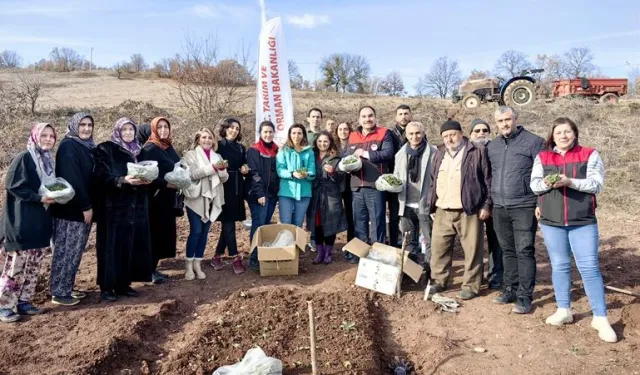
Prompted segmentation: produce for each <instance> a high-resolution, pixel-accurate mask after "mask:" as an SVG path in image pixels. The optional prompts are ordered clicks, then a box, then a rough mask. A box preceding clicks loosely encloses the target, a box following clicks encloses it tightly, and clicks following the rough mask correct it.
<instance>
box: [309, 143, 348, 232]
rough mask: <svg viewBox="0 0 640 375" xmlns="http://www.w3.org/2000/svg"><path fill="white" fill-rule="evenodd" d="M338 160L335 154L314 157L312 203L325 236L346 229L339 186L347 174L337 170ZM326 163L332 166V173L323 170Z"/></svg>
mask: <svg viewBox="0 0 640 375" xmlns="http://www.w3.org/2000/svg"><path fill="white" fill-rule="evenodd" d="M339 162H340V157H339V156H337V155H336V156H325V157H324V158H323V159H322V160H320V161H319V160H318V159H316V179H315V180H314V182H313V198H312V201H313V202H312V203H313V205H314V207H315V208H316V210H315V212H316V216H317V217H319V219H320V226H321V227H322V231H323V233H324V235H325V236H331V235H333V234H336V233H340V232H344V231H345V230H347V219H346V216H345V211H344V206H343V205H342V194H341V193H340V186H341V185H342V181H344V179H345V177H348V175H347V174H345V173H344V172H342V171H339V170H338V163H339ZM327 164H328V165H331V166H332V167H333V170H334V171H333V173H331V174H329V173H327V172H326V171H325V170H324V168H323V167H324V166H325V165H327ZM316 225H317V224H316ZM309 229H311V230H313V229H312V228H309Z"/></svg>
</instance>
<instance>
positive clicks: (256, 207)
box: [249, 197, 278, 270]
mask: <svg viewBox="0 0 640 375" xmlns="http://www.w3.org/2000/svg"><path fill="white" fill-rule="evenodd" d="M265 200H266V202H265V204H264V206H263V205H261V204H259V203H253V202H250V203H249V210H250V211H251V231H250V232H249V241H253V235H254V234H255V233H256V231H257V230H258V228H259V227H261V226H263V225H265V224H269V223H270V222H271V218H272V217H273V212H274V211H275V210H276V203H278V200H277V199H276V198H275V197H273V198H269V197H266V198H265ZM249 267H250V268H252V269H254V270H257V269H258V267H259V266H258V251H257V248H255V249H251V255H250V256H249Z"/></svg>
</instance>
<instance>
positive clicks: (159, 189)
mask: <svg viewBox="0 0 640 375" xmlns="http://www.w3.org/2000/svg"><path fill="white" fill-rule="evenodd" d="M139 159H140V160H154V161H157V162H158V178H156V179H155V180H153V182H152V183H151V185H150V187H149V228H150V230H151V251H152V253H153V256H154V258H155V259H165V258H173V257H175V256H176V243H177V234H176V231H177V228H176V211H175V209H174V204H175V201H176V195H177V194H178V191H177V190H176V189H170V188H168V187H167V184H168V183H167V181H166V180H165V179H164V176H165V175H166V174H167V173H169V172H172V171H173V169H174V167H175V164H176V163H178V162H180V156H178V153H177V152H176V150H175V149H174V148H173V147H168V148H167V149H165V150H163V149H161V148H160V147H158V146H157V145H155V144H153V143H147V144H145V145H144V147H143V149H142V151H141V153H140V157H139Z"/></svg>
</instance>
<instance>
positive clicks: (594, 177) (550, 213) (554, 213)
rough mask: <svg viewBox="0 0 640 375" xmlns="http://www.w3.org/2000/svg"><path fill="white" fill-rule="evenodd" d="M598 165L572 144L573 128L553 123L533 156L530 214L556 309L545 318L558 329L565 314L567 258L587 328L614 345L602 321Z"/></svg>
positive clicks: (562, 121)
mask: <svg viewBox="0 0 640 375" xmlns="http://www.w3.org/2000/svg"><path fill="white" fill-rule="evenodd" d="M603 183H604V164H603V163H602V159H601V158H600V155H599V154H598V151H596V150H595V149H593V148H590V147H584V146H581V145H580V144H579V143H578V127H577V125H576V124H575V123H574V122H573V121H571V119H569V118H566V117H560V118H558V119H556V120H555V121H554V122H553V125H552V126H551V130H550V132H549V136H548V137H547V141H546V150H544V151H541V152H540V153H539V154H538V156H536V158H535V160H534V163H533V169H532V171H531V190H533V192H534V193H535V194H537V195H538V202H539V206H538V207H537V208H536V211H535V214H536V217H537V218H538V220H539V221H540V230H541V231H542V237H543V238H544V243H545V245H546V247H547V251H548V253H549V259H550V261H551V280H552V282H553V290H554V293H555V297H556V304H557V306H558V309H557V310H556V312H555V313H554V314H553V315H551V316H549V317H548V318H547V320H546V323H547V324H550V325H555V326H561V325H563V324H566V323H571V322H573V315H572V314H571V298H570V297H571V296H570V293H569V292H570V289H571V255H572V254H573V258H574V259H575V261H576V266H577V267H578V271H580V276H582V282H583V284H584V289H585V291H586V293H587V298H588V299H589V305H591V311H592V312H593V319H592V320H591V327H592V328H594V329H595V330H597V331H598V336H599V337H600V339H601V340H603V341H606V342H616V341H617V336H616V332H615V331H614V330H613V328H611V324H610V323H609V320H608V319H607V305H606V301H605V298H604V284H603V282H602V275H601V274H600V269H599V266H598V243H599V234H598V220H597V218H596V194H598V193H600V192H601V191H602V185H603Z"/></svg>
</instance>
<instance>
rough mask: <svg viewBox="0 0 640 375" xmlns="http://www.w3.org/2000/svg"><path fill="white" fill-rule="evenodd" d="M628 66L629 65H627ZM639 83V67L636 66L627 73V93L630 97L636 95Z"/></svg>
mask: <svg viewBox="0 0 640 375" xmlns="http://www.w3.org/2000/svg"><path fill="white" fill-rule="evenodd" d="M627 64H628V65H629V66H631V64H629V63H627ZM639 83H640V65H636V66H635V67H634V68H633V69H631V71H629V93H630V94H631V95H638V93H639V92H638V84H639Z"/></svg>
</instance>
